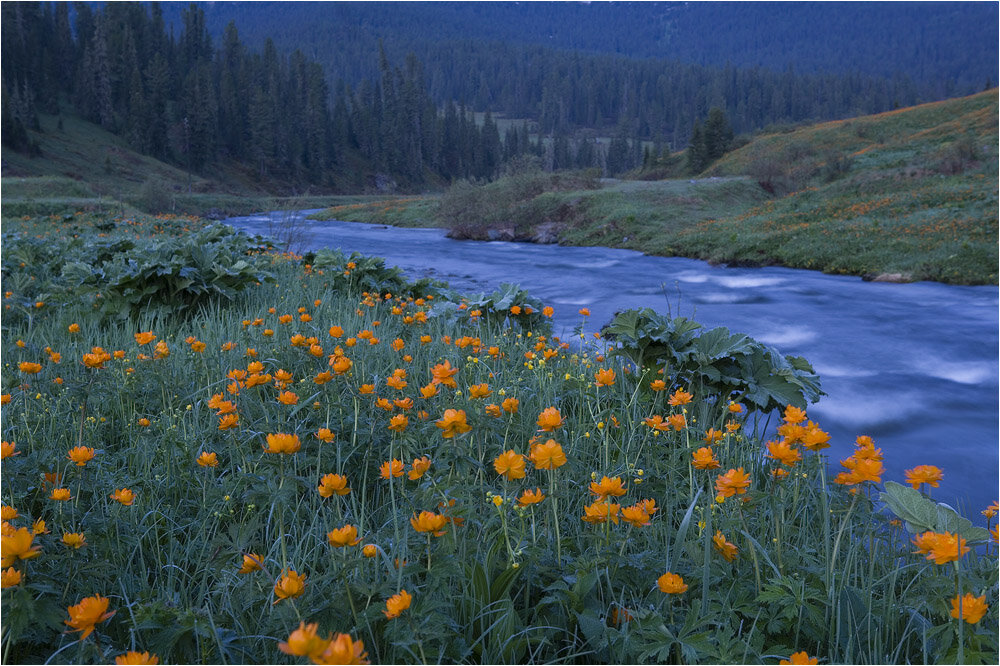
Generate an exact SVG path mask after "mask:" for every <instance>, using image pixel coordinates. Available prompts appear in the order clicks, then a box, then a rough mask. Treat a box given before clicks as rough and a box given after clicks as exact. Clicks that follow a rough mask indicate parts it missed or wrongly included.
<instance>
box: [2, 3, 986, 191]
mask: <svg viewBox="0 0 1000 666" xmlns="http://www.w3.org/2000/svg"><path fill="white" fill-rule="evenodd" d="M560 4H562V5H564V6H562V7H560V6H558V5H560ZM565 4H566V3H553V4H550V3H529V5H528V6H523V5H516V4H511V3H484V4H483V5H482V6H481V7H478V6H471V5H470V6H466V5H455V4H453V3H428V4H426V5H424V4H423V3H329V4H326V3H324V4H317V3H289V4H283V3H279V4H277V5H276V4H275V3H248V4H247V3H208V4H190V5H183V4H181V3H164V4H160V3H148V4H147V3H119V2H111V3H103V4H100V3H83V2H77V3H73V4H72V5H70V4H69V3H47V2H46V3H31V2H5V3H3V5H2V12H3V15H2V31H3V35H2V49H3V53H2V87H3V97H2V99H3V128H2V129H3V141H4V144H5V145H6V146H9V147H12V148H15V149H18V150H22V151H31V150H32V149H33V144H32V142H31V140H30V136H29V134H28V130H31V129H34V130H38V128H39V124H38V120H37V114H39V113H48V114H58V113H60V112H63V111H65V110H67V109H69V108H72V109H73V110H75V112H77V113H79V114H81V115H82V116H84V117H86V118H88V119H90V120H92V121H93V122H95V123H98V124H100V125H101V126H102V127H104V128H106V129H109V130H111V131H113V132H115V133H116V134H119V135H120V136H122V137H124V138H125V139H126V140H127V141H128V143H129V144H130V145H131V146H132V147H133V148H135V149H136V150H138V151H140V152H143V153H147V154H150V155H153V156H155V157H157V158H160V159H163V160H165V161H168V162H171V163H174V164H177V165H180V166H182V167H184V168H187V169H189V170H191V171H195V172H204V171H205V170H206V169H207V168H208V167H209V166H210V165H211V164H212V163H214V162H218V161H227V162H232V163H238V164H242V165H244V167H245V168H246V169H247V170H251V171H252V172H254V173H255V174H256V177H257V178H258V179H259V180H260V181H262V182H266V181H267V180H269V179H274V178H280V179H283V180H285V181H293V182H299V183H304V184H315V185H318V186H330V185H332V184H333V183H334V181H335V178H334V174H341V177H340V178H339V179H336V182H338V183H339V184H340V186H341V187H344V180H343V177H342V174H343V173H345V172H351V173H353V174H355V175H354V176H353V178H354V180H353V181H351V184H350V187H351V188H353V189H366V188H372V187H377V188H384V187H392V186H395V185H399V186H401V187H404V188H413V187H417V186H420V185H422V184H427V183H430V184H434V183H439V182H449V181H452V180H456V179H461V178H476V179H489V178H492V177H494V176H495V175H497V174H498V173H499V171H500V169H501V167H502V165H503V164H504V163H505V162H508V161H510V160H511V159H513V158H515V157H517V156H519V155H522V154H525V153H529V154H535V155H537V156H538V157H539V158H540V159H541V161H542V163H543V165H544V166H546V167H547V168H550V169H558V168H588V167H598V168H600V169H601V170H602V171H603V173H605V174H609V175H614V174H617V173H620V172H623V171H626V170H628V169H630V168H633V167H635V166H637V165H638V164H639V163H640V162H641V161H642V160H643V157H644V152H645V157H646V159H649V157H650V155H653V156H659V155H661V154H663V153H666V152H669V151H671V150H678V149H680V148H683V147H685V146H686V145H687V144H688V142H689V141H691V140H692V139H693V140H694V143H695V144H696V147H699V146H701V147H703V146H702V144H703V142H704V140H705V139H704V135H701V134H698V132H700V131H701V127H702V124H704V123H706V122H707V121H708V119H709V117H710V115H711V114H710V111H712V110H713V109H717V111H718V113H721V114H722V116H721V117H720V116H719V115H718V113H716V115H715V121H713V122H715V123H716V125H717V126H719V127H721V125H718V123H720V122H723V123H724V125H725V128H724V129H725V132H724V134H726V136H731V135H732V132H736V133H742V132H748V131H752V130H754V129H758V128H761V127H764V126H767V125H770V124H774V123H791V122H798V121H803V120H815V119H826V118H837V117H845V116H851V115H858V114H864V113H873V112H879V111H884V110H887V109H890V108H894V107H896V106H902V105H910V104H914V103H917V102H920V101H926V100H928V99H931V98H933V97H934V95H935V94H936V93H938V92H940V91H935V90H934V86H937V85H939V84H940V81H941V80H942V79H941V78H940V77H937V78H935V77H933V76H932V77H930V79H933V81H937V83H933V84H932V83H928V80H930V79H927V78H926V77H924V78H919V77H918V78H916V79H912V78H910V76H909V75H903V74H899V73H897V74H896V75H895V76H893V77H892V78H884V77H880V76H876V75H873V74H869V73H861V72H860V71H852V72H830V71H825V72H820V71H813V72H810V73H797V72H796V70H795V69H793V68H791V67H788V68H785V69H783V70H774V69H769V68H765V67H762V66H760V65H753V66H740V67H738V66H736V65H733V64H728V65H724V66H716V65H702V64H685V63H682V62H680V61H677V60H669V61H668V60H664V59H662V58H653V57H649V56H650V55H652V54H655V53H656V52H655V50H654V49H653V47H651V46H650V44H652V43H653V42H654V41H657V40H653V33H656V34H657V35H660V37H661V38H662V39H659V41H658V42H657V43H660V42H662V41H663V39H666V37H664V35H666V36H667V37H669V41H670V43H672V44H679V43H681V42H683V39H681V35H687V34H688V33H689V32H690V29H689V28H685V29H683V30H681V29H680V28H677V25H680V24H677V23H676V20H679V19H676V18H670V20H669V21H667V23H663V20H665V19H663V17H664V16H668V17H683V16H687V15H688V14H689V13H690V12H688V10H687V9H685V8H684V7H681V6H674V5H672V4H671V3H666V4H665V5H663V6H662V7H660V6H657V7H655V8H654V9H655V11H652V12H650V11H649V10H647V11H646V14H645V15H646V16H647V17H650V16H651V17H653V20H647V21H646V24H648V25H645V27H644V28H643V29H640V23H641V20H640V18H639V17H641V16H642V14H641V13H637V8H636V7H635V6H633V5H632V4H631V3H624V4H623V5H606V6H605V5H601V6H599V7H594V8H590V7H587V8H585V9H584V8H582V7H581V6H579V5H576V10H578V11H575V13H574V12H570V11H569V9H568V8H567V7H566V6H565ZM574 4H575V3H574ZM765 4H766V3H765ZM536 5H537V6H536ZM612 9H614V10H615V11H614V12H611V10H612ZM618 9H620V10H622V11H617V10H618ZM932 9H933V11H932V12H930V13H931V14H933V13H934V12H937V13H938V14H940V15H941V16H943V15H944V14H942V12H943V11H944V10H942V9H941V8H939V7H937V5H934V6H932ZM993 10H994V13H995V7H993ZM309 11H312V12H313V14H312V16H313V17H314V20H313V22H312V29H311V30H309V29H307V25H308V16H309V14H308V12H309ZM331 11H332V12H334V14H333V15H334V17H335V18H337V17H339V19H338V20H337V21H333V22H331V21H330V20H329V16H328V14H329V12H331ZM852 11H854V10H852ZM879 11H881V12H883V14H884V13H885V12H887V11H889V10H888V9H885V8H881V9H880V10H879ZM167 12H169V16H168V15H167ZM220 12H221V13H225V12H229V13H230V14H231V15H234V16H236V17H237V20H236V21H234V20H230V21H229V22H227V23H226V25H225V27H224V28H222V29H221V32H217V34H216V35H215V36H213V31H216V29H215V28H212V27H210V25H211V21H210V17H214V18H212V20H218V18H219V17H220V16H221V14H220ZM268 12H270V13H268ZM277 12H280V13H277ZM324 12H326V13H324ZM414 12H417V13H420V12H423V13H422V14H420V17H421V18H420V20H417V15H416V14H414ZM539 12H545V14H544V15H543V16H542V17H541V18H546V17H547V18H546V20H541V19H540V18H539V16H540V15H539V14H538V13H539ZM567 12H568V13H567ZM592 12H597V13H598V14H600V13H601V12H604V13H606V14H607V13H608V12H611V13H610V14H608V15H607V17H606V18H607V19H608V20H607V22H606V23H600V25H602V28H606V32H605V33H601V34H605V41H606V42H607V41H608V40H610V42H614V41H615V40H616V39H622V38H623V35H626V34H630V33H629V31H630V30H633V29H634V32H633V33H631V34H633V35H634V37H635V39H634V42H635V45H634V48H633V49H632V50H628V49H625V48H618V49H617V50H619V51H620V52H621V53H624V54H627V55H639V56H643V58H642V59H636V58H631V57H626V55H615V54H610V53H607V52H603V53H602V52H597V51H600V50H601V49H598V48H596V45H595V44H592V43H588V42H587V41H586V39H585V35H586V34H587V32H586V31H585V30H583V28H582V27H581V25H582V24H581V23H580V22H581V21H582V20H584V18H585V17H587V16H590V13H592ZM792 13H795V12H792ZM564 14H565V16H564ZM570 15H572V17H570ZM323 16H326V17H327V18H326V19H324V20H320V17H323ZM512 16H513V17H517V16H520V17H522V18H521V20H520V21H517V20H511V21H506V22H504V21H500V20H499V19H501V18H505V17H507V18H510V17H512ZM268 17H270V20H267V19H268ZM581 17H584V18H581ZM595 17H596V19H601V17H600V16H597V15H596V14H595V15H594V16H590V19H589V20H591V21H593V20H595ZM533 18H534V19H538V20H534V21H533V20H532V19H533ZM939 18H940V16H939ZM243 19H245V20H246V21H247V23H248V24H249V25H250V26H251V32H252V33H253V34H254V35H261V34H262V33H261V31H262V30H264V29H265V28H272V29H274V30H276V31H279V33H280V34H282V35H284V37H283V39H284V40H287V39H288V31H289V30H294V29H295V28H296V26H298V27H299V28H302V34H301V35H300V38H301V39H300V43H301V44H303V47H302V48H301V49H299V48H296V49H286V48H284V46H285V45H286V42H285V41H283V42H282V46H279V45H278V42H276V41H275V40H272V39H270V38H268V37H264V38H263V39H257V38H254V39H253V40H252V42H251V43H253V44H254V45H255V46H249V45H248V43H247V42H245V41H244V40H243V39H242V38H241V33H240V32H239V30H238V29H237V23H238V22H239V21H241V20H243ZM561 19H565V21H563V23H562V24H561V25H562V26H563V28H562V30H560V31H558V34H556V33H552V32H551V28H546V25H550V24H551V23H552V21H556V20H561ZM952 23H953V22H951V23H949V22H948V21H945V22H944V23H943V25H944V26H945V27H941V26H938V27H936V28H927V29H928V30H931V32H932V33H934V34H937V33H941V32H942V31H944V30H945V28H946V27H947V26H950V25H952ZM498 24H503V25H504V27H503V28H500V27H499V25H498ZM483 25H491V26H494V27H493V28H492V29H491V30H492V31H491V30H487V29H485V28H483V30H485V32H483V33H482V34H483V35H484V37H487V38H495V39H509V40H510V41H509V42H507V43H500V42H485V41H482V40H478V39H477V40H471V39H468V38H466V39H456V40H454V41H440V40H435V39H433V38H432V35H440V36H441V39H444V38H448V37H457V36H458V35H462V34H464V35H466V36H468V35H469V30H470V27H474V26H483ZM591 25H592V24H591ZM916 25H917V23H914V22H913V21H909V22H904V27H905V28H907V30H909V31H910V33H912V31H914V30H916V27H914V26H916ZM928 25H929V24H928ZM330 26H334V28H331V27H330ZM432 26H433V27H432ZM462 26H465V31H464V32H463V27H462ZM529 26H534V27H533V28H531V27H529ZM664 26H667V27H669V26H673V28H670V29H669V30H667V31H666V32H664V33H663V34H660V33H661V32H662V31H663V30H665V29H666V28H665V27H664ZM977 29H978V28H977ZM331 30H333V31H332V32H331ZM477 30H478V28H477ZM546 30H550V33H549V34H550V37H551V42H552V45H546V46H542V45H539V44H535V43H528V42H530V41H531V39H530V38H532V37H533V36H534V37H542V36H544V34H545V31H546ZM861 32H864V31H861ZM973 32H975V30H973ZM515 34H521V35H522V37H521V38H520V39H517V38H515V37H514V35H515ZM903 34H909V33H907V32H906V30H903ZM352 35H353V37H351V36H352ZM616 35H617V37H616ZM382 36H384V37H385V41H384V42H383V41H381V40H380V39H376V37H382ZM932 36H933V35H932ZM993 38H994V59H995V35H994V36H993ZM535 41H540V40H538V39H536V40H535ZM320 42H322V43H323V44H325V47H324V48H322V49H321V48H319V46H318V44H319V43H320ZM643 44H645V46H643ZM606 46H607V44H605V47H606ZM661 46H662V44H661ZM555 47H560V48H571V47H572V48H575V49H578V50H560V48H555ZM404 48H405V49H407V51H408V52H405V53H404V52H402V49H404ZM678 48H680V47H678ZM604 50H605V51H607V50H609V49H607V48H605V49H604ZM672 52H673V51H671V53H672ZM306 53H310V54H311V55H309V56H307V55H306ZM944 61H947V59H943V60H942V62H944ZM925 74H926V72H925ZM942 76H943V75H942ZM945 80H946V81H948V83H947V86H948V87H950V88H952V89H954V88H955V86H957V85H960V84H959V83H957V82H956V80H955V79H950V78H947V77H946V78H945ZM961 85H971V84H970V83H968V82H966V83H963V84H961ZM473 111H477V112H484V111H485V112H486V113H485V114H483V113H479V114H478V118H477V114H474V113H473ZM489 111H493V112H494V113H498V114H503V115H504V116H506V117H508V118H519V119H525V120H522V121H519V122H517V123H508V124H506V126H505V128H504V130H503V131H501V130H500V128H499V127H498V124H497V122H496V121H495V119H494V116H492V115H491V114H490V113H489ZM720 136H721V135H720ZM643 141H646V142H651V145H650V144H647V145H646V148H645V151H644V149H643V143H642V142H643ZM696 152H698V154H697V155H694V159H690V157H691V156H689V160H688V163H689V164H690V165H691V166H692V169H694V168H695V167H698V166H704V165H705V164H707V162H706V160H708V161H710V160H709V159H708V157H707V156H708V155H709V154H711V156H712V159H714V157H717V156H718V146H715V147H713V148H712V149H711V150H709V151H708V152H706V151H704V150H702V149H701V148H699V150H698V151H696Z"/></svg>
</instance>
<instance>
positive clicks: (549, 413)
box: [537, 407, 563, 432]
mask: <svg viewBox="0 0 1000 666" xmlns="http://www.w3.org/2000/svg"><path fill="white" fill-rule="evenodd" d="M537 423H538V429H539V430H541V431H542V432H552V431H553V430H558V429H559V428H561V427H562V426H563V417H562V414H560V413H559V410H558V409H556V408H555V407H546V408H545V409H543V410H542V413H541V414H539V415H538V422H537Z"/></svg>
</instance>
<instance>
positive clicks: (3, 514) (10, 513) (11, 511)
mask: <svg viewBox="0 0 1000 666" xmlns="http://www.w3.org/2000/svg"><path fill="white" fill-rule="evenodd" d="M20 515H21V514H20V513H18V511H17V509H15V508H14V507H12V506H7V505H6V504H4V505H3V509H2V510H0V518H3V519H4V520H8V521H9V520H14V519H15V518H17V517H18V516H20Z"/></svg>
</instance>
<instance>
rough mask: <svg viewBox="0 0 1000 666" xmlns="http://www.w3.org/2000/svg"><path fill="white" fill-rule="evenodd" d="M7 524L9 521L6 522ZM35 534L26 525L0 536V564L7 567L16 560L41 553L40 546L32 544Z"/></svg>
mask: <svg viewBox="0 0 1000 666" xmlns="http://www.w3.org/2000/svg"><path fill="white" fill-rule="evenodd" d="M8 525H9V523H8ZM34 540H35V535H34V534H33V533H32V532H31V530H29V529H28V528H27V527H18V528H17V529H15V530H13V531H12V532H10V533H7V532H6V531H5V532H4V534H3V536H2V537H0V560H2V561H0V566H4V567H9V566H11V565H12V564H14V562H16V561H18V560H30V559H31V558H32V557H38V556H39V555H41V553H42V548H41V546H35V545H33V542H34Z"/></svg>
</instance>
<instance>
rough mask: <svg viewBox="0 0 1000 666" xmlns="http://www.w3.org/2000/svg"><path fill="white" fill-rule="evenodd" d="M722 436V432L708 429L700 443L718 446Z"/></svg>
mask: <svg viewBox="0 0 1000 666" xmlns="http://www.w3.org/2000/svg"><path fill="white" fill-rule="evenodd" d="M724 435H725V433H724V432H722V431H721V430H716V429H715V428H709V429H708V430H706V431H705V437H704V438H703V439H702V442H704V443H705V445H706V446H711V445H713V444H718V443H719V442H721V441H722V438H723V436H724Z"/></svg>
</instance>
